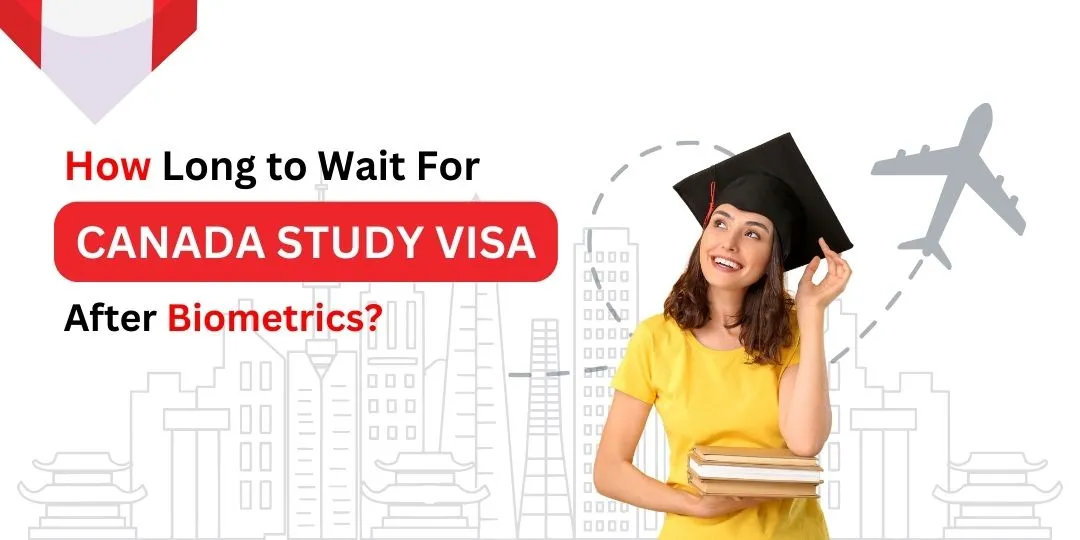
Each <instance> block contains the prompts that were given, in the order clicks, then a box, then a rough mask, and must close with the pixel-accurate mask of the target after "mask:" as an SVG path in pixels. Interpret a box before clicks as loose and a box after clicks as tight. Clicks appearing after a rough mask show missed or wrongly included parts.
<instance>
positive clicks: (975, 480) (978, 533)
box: [934, 452, 1061, 539]
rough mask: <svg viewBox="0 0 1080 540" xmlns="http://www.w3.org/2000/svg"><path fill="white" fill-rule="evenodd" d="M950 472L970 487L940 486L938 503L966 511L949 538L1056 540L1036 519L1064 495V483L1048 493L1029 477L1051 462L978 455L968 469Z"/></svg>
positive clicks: (955, 520)
mask: <svg viewBox="0 0 1080 540" xmlns="http://www.w3.org/2000/svg"><path fill="white" fill-rule="evenodd" d="M949 466H950V467H951V468H952V469H953V470H955V471H959V472H962V473H965V474H966V475H967V483H966V484H965V485H963V486H961V487H960V488H959V489H957V490H955V491H948V490H945V489H943V488H941V487H940V486H938V487H936V488H935V489H934V497H935V498H937V499H938V500H940V501H943V502H946V503H948V504H955V505H959V506H960V515H959V516H957V517H955V518H953V520H952V523H951V526H950V527H946V528H945V530H944V537H945V538H1005V536H1002V535H1003V534H1006V533H1007V535H1008V538H1014V539H1016V538H1050V537H1051V530H1052V529H1050V528H1049V527H1043V526H1042V523H1041V522H1040V519H1039V518H1038V517H1037V516H1036V515H1035V506H1036V505H1039V504H1042V503H1046V502H1049V501H1052V500H1054V499H1056V498H1057V497H1058V495H1060V494H1061V482H1058V483H1056V484H1054V486H1053V487H1051V488H1050V489H1048V490H1045V491H1044V490H1042V489H1039V488H1038V487H1036V486H1034V485H1032V484H1029V483H1028V477H1027V475H1028V473H1030V472H1034V471H1038V470H1040V469H1042V468H1044V467H1046V461H1040V462H1038V463H1029V462H1028V461H1027V458H1026V457H1025V456H1024V454H1023V453H1022V452H1004V453H993V452H986V453H973V454H971V455H970V456H969V457H968V460H967V461H965V462H963V463H950V464H949Z"/></svg>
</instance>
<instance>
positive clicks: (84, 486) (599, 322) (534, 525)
mask: <svg viewBox="0 0 1080 540" xmlns="http://www.w3.org/2000/svg"><path fill="white" fill-rule="evenodd" d="M589 236H591V242H592V246H591V249H586V245H585V244H586V240H587V237H589ZM581 239H582V241H581V242H579V243H576V244H575V245H574V261H573V266H574V270H575V272H574V275H575V276H576V279H575V282H576V283H577V284H576V285H575V287H574V293H573V294H574V301H573V305H574V314H573V320H572V322H571V324H572V327H573V328H572V329H571V332H573V334H572V336H573V337H572V340H573V341H574V346H573V348H572V350H573V351H574V355H575V357H576V362H561V361H560V358H559V350H560V343H561V341H562V340H563V339H566V337H565V334H564V332H563V329H564V326H565V325H564V324H562V321H564V320H565V319H564V318H563V317H558V316H544V315H541V314H539V313H538V314H536V315H535V316H533V317H532V319H531V320H530V322H529V324H530V327H529V334H530V343H519V344H515V345H513V346H511V347H506V344H504V343H502V335H501V334H502V325H503V320H502V311H503V310H502V308H501V306H500V305H499V288H500V287H501V286H500V285H497V284H446V285H445V286H446V287H448V288H451V289H452V291H451V294H450V295H449V298H450V301H449V303H444V305H438V306H436V305H431V304H430V303H429V298H428V296H427V295H426V294H425V292H423V291H421V290H420V289H419V287H418V286H417V285H415V284H411V283H405V284H400V283H377V284H364V285H362V286H361V287H360V291H359V292H358V293H355V294H351V295H350V296H348V297H347V298H348V299H349V300H347V301H349V302H355V305H357V306H363V305H367V304H369V303H371V302H379V303H380V304H381V305H382V306H384V314H383V316H382V317H381V318H380V324H379V325H378V329H377V330H376V331H374V332H368V333H362V334H359V335H358V336H351V337H352V339H342V336H337V337H335V336H331V335H329V334H320V333H318V332H312V333H311V334H309V335H305V336H302V338H303V340H302V345H301V346H297V347H295V348H294V349H288V350H284V351H281V350H278V349H277V348H275V347H273V346H271V345H270V344H269V343H268V342H267V341H266V340H265V339H264V338H263V337H262V336H260V335H259V334H258V333H226V334H224V335H223V336H222V359H221V362H220V365H218V366H217V367H215V368H214V370H213V371H214V373H213V379H212V383H211V384H208V385H205V386H197V387H195V388H194V389H191V390H185V389H184V386H183V384H182V381H181V376H180V374H179V373H149V374H147V379H146V385H145V386H144V387H143V388H138V389H134V390H132V391H131V392H130V396H131V399H130V411H129V422H130V426H129V432H130V440H129V441H128V443H129V446H128V447H129V451H130V455H129V456H126V457H121V456H114V455H110V454H107V453H81V452H70V451H67V450H65V449H58V450H57V451H56V454H55V455H53V456H42V458H41V459H39V460H37V461H35V462H34V464H33V465H34V467H35V468H37V469H39V470H40V471H42V472H45V473H50V474H51V475H52V478H51V479H43V481H38V482H31V481H26V482H24V483H21V484H20V485H19V490H20V493H21V494H22V495H23V496H24V497H25V498H26V499H28V500H30V501H34V502H39V503H41V504H42V505H43V506H44V515H42V516H41V517H40V518H39V519H37V520H36V521H35V523H34V524H33V525H31V526H30V528H29V533H28V538H56V537H58V535H60V536H62V535H63V534H68V536H62V537H66V538H71V537H72V536H70V535H71V534H72V533H73V532H74V531H83V532H81V533H78V534H84V536H79V537H85V538H103V537H108V538H183V539H188V538H214V539H240V538H298V539H299V538H311V539H313V538H498V539H504V538H506V539H509V538H655V537H656V536H657V534H658V533H659V530H660V527H661V526H662V524H663V515H662V514H659V513H655V512H650V511H646V510H641V509H638V508H635V507H632V506H629V505H626V504H625V503H621V502H618V501H613V500H609V499H607V498H605V497H603V496H601V495H599V494H597V493H595V491H594V490H593V489H592V484H591V465H592V460H593V459H594V452H595V445H596V443H597V441H598V440H599V434H600V432H601V431H602V429H603V424H604V420H605V418H606V407H607V406H608V405H609V403H610V399H611V395H612V392H613V390H612V389H611V386H610V378H611V376H612V374H613V372H614V369H615V368H616V367H617V366H618V363H619V361H620V360H621V357H622V354H623V351H622V347H623V345H624V344H625V342H626V339H628V338H629V334H630V332H631V331H632V330H633V328H634V326H636V324H637V320H638V318H639V317H640V314H638V313H637V312H636V310H637V300H636V299H637V295H638V293H639V281H638V279H637V264H638V263H637V260H638V246H637V244H636V243H635V242H634V239H633V237H632V235H631V232H630V229H628V228H619V227H609V228H598V229H593V230H592V231H591V233H590V232H589V231H582V236H581ZM597 282H599V283H600V289H599V290H598V289H597V287H596V283H597ZM302 286H303V287H304V288H305V289H307V290H310V291H311V301H312V302H313V303H314V302H324V303H329V302H332V301H334V298H333V297H335V296H340V295H341V294H344V293H342V292H341V290H342V289H344V288H345V287H343V286H342V285H341V284H337V283H309V284H303V285H302ZM613 299H614V300H616V301H617V302H612V300H613ZM608 303H612V304H613V305H614V304H615V303H617V304H618V305H619V306H620V311H618V312H615V313H612V311H611V310H610V309H609V308H608ZM237 305H238V307H240V308H252V307H254V305H255V303H254V301H252V300H249V299H242V300H239V301H238V302H237ZM554 309H557V308H554ZM428 310H435V311H436V312H442V313H447V314H448V318H447V319H445V320H446V321H447V323H446V324H445V326H441V327H439V328H430V331H429V329H427V328H425V324H424V321H425V320H427V318H426V317H425V315H426V314H427V311H428ZM858 324H859V321H858V315H857V314H854V313H848V312H845V311H844V310H843V308H842V301H841V300H838V301H837V302H835V303H834V304H833V305H832V306H830V307H829V308H828V311H827V325H826V352H827V354H828V355H829V356H830V357H833V356H835V355H839V354H842V355H845V357H850V358H847V359H846V360H845V361H844V362H831V363H829V364H828V369H829V383H830V392H831V398H832V403H833V407H834V423H833V425H834V432H833V434H832V435H831V436H830V438H829V440H828V442H827V444H826V446H825V449H824V450H823V451H822V453H821V455H820V460H821V464H822V467H823V469H824V470H825V472H824V480H825V482H824V483H823V484H822V485H821V487H820V496H821V499H820V500H821V504H822V507H823V508H824V509H825V512H826V517H827V519H828V523H829V528H830V532H831V534H832V538H835V539H842V538H849V539H856V538H959V537H963V538H971V537H974V536H977V535H978V534H984V535H985V534H992V533H996V534H997V536H994V537H1000V534H1002V531H1003V530H1005V529H1006V528H1008V530H1009V531H1011V532H1012V534H1013V535H1014V536H1013V537H1014V538H1050V537H1051V532H1052V529H1051V528H1050V526H1049V524H1046V523H1043V522H1042V521H1041V519H1040V518H1039V517H1038V513H1037V508H1036V507H1037V505H1038V504H1041V503H1044V502H1049V501H1051V500H1053V499H1054V498H1056V497H1057V496H1058V495H1059V494H1060V492H1061V489H1062V486H1061V483H1060V482H1059V483H1057V484H1056V485H1054V486H1052V487H1050V488H1040V487H1038V486H1034V485H1031V484H1029V483H1028V482H1027V476H1026V475H1027V473H1029V472H1033V471H1035V470H1039V469H1042V468H1045V467H1046V466H1047V464H1046V463H1045V462H1044V461H1041V460H1040V459H1039V458H1038V456H1029V455H1027V454H1025V453H1022V452H1013V453H1010V452H999V451H996V450H993V449H991V450H990V451H986V452H974V453H972V454H971V455H970V456H969V457H967V458H966V459H963V460H959V461H957V462H951V461H950V451H949V450H950V445H951V441H950V437H949V423H950V416H949V409H950V396H951V393H950V391H948V390H944V389H941V388H938V387H936V386H935V382H934V377H933V374H932V373H902V374H901V375H900V376H899V384H898V385H896V386H895V387H893V388H886V387H884V386H875V385H869V384H867V382H866V381H867V372H868V368H867V367H865V366H864V364H865V363H866V362H865V361H863V360H861V359H860V358H859V352H858V341H859V339H858ZM437 332H448V334H447V335H448V339H447V341H446V343H447V345H446V349H445V350H442V351H438V352H432V351H429V350H427V344H428V343H429V342H431V341H434V338H429V337H428V336H432V335H434V334H435V333H437ZM508 351H510V352H508ZM511 355H512V356H513V357H514V358H518V359H522V360H519V361H516V362H515V363H516V365H519V366H521V365H527V366H528V369H527V370H526V371H520V370H515V369H511V368H508V367H507V357H508V356H511ZM433 357H437V358H434V359H432V358H433ZM440 368H441V369H440ZM526 379H527V380H526ZM567 379H569V380H570V381H572V383H571V386H572V395H567V394H568V393H567V392H565V391H564V389H563V386H562V385H561V384H560V383H561V381H564V380H567ZM526 385H527V387H526ZM439 389H442V391H441V392H439V391H436V390H439ZM432 399H434V400H437V402H438V404H437V406H435V407H429V406H427V405H430V403H427V402H428V401H429V400H432ZM510 400H518V401H520V402H528V407H527V408H526V409H525V411H526V414H527V417H525V418H518V417H511V416H510V410H511V407H509V404H510ZM432 410H434V411H436V412H435V414H427V413H426V411H432ZM568 413H569V414H571V416H570V417H569V418H567V417H566V416H565V415H566V414H568ZM514 425H524V426H525V428H526V430H527V433H526V441H527V443H526V444H525V445H524V446H523V447H518V446H515V445H513V444H511V439H512V437H511V426H514ZM567 430H569V431H570V433H567ZM518 463H524V467H523V468H522V474H521V475H518V474H516V472H515V471H517V468H516V466H515V464H518ZM635 464H636V465H637V466H638V467H639V468H641V470H643V471H645V472H646V474H649V475H650V476H653V477H654V478H659V479H666V477H667V474H668V471H667V464H668V454H667V441H666V437H665V436H664V433H663V428H662V425H661V423H660V421H659V419H658V418H656V417H655V416H653V417H651V418H650V419H649V423H648V426H647V428H646V430H645V432H644V434H643V437H642V441H641V443H640V444H639V447H638V451H637V453H636V455H635ZM31 486H33V487H31ZM39 486H42V487H39ZM519 488H520V489H519ZM991 529H992V530H991ZM58 531H60V532H58ZM102 535H106V536H102Z"/></svg>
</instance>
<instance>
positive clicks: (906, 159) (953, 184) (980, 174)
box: [870, 103, 1027, 270]
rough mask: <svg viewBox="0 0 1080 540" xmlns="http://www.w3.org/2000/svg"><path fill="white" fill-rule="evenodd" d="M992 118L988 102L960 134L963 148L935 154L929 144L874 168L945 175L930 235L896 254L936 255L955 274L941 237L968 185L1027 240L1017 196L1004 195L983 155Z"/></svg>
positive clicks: (999, 179) (882, 171)
mask: <svg viewBox="0 0 1080 540" xmlns="http://www.w3.org/2000/svg"><path fill="white" fill-rule="evenodd" d="M992 119H993V115H992V112H991V110H990V104H989V103H983V104H982V105H979V106H978V107H976V108H975V110H974V111H972V112H971V115H970V116H968V120H967V125H966V126H965V127H964V132H963V134H961V135H960V144H958V145H956V146H953V147H950V148H941V149H938V150H930V147H929V146H926V145H924V146H923V147H922V150H921V151H920V152H919V153H918V154H912V155H907V154H906V153H905V152H904V150H900V151H898V152H897V153H896V157H894V158H889V159H884V160H881V161H878V162H877V163H875V164H874V168H873V169H872V170H871V171H870V174H873V175H946V177H945V185H944V187H943V188H942V190H941V197H940V198H939V199H938V202H937V207H936V208H935V209H934V216H933V217H932V218H931V219H930V227H929V228H928V229H927V231H926V236H924V237H922V238H917V239H915V240H909V241H907V242H903V243H901V244H900V245H899V246H897V249H920V250H922V254H923V255H924V256H929V255H933V256H934V257H936V258H937V260H938V261H939V262H941V264H942V265H943V266H944V267H945V268H946V269H948V270H951V269H952V263H951V262H949V258H948V257H946V256H945V251H944V250H943V249H942V248H941V235H942V233H943V232H945V225H946V224H948V222H949V218H950V217H952V213H953V210H954V209H955V208H956V203H957V201H959V200H960V194H961V193H962V192H963V191H964V186H968V187H970V188H971V189H972V190H973V191H975V193H976V194H977V195H979V197H981V198H982V200H983V202H985V203H986V205H987V206H989V207H990V208H992V209H993V210H994V212H997V215H998V216H999V217H1000V218H1001V219H1002V221H1004V222H1005V223H1006V224H1008V225H1009V227H1010V228H1012V230H1013V231H1014V232H1016V234H1018V235H1021V236H1023V234H1024V229H1025V228H1026V227H1027V223H1026V222H1025V221H1024V217H1023V216H1022V215H1020V212H1019V211H1018V210H1017V209H1016V202H1017V196H1016V195H1013V196H1011V197H1009V196H1006V195H1005V190H1004V189H1003V188H1002V187H1001V186H1002V184H1003V183H1004V182H1005V177H1003V176H1001V175H998V176H994V173H993V172H991V171H990V168H989V167H987V166H986V163H985V162H984V161H983V159H982V157H981V156H980V155H979V152H980V151H982V147H983V143H985V142H986V136H987V135H988V134H989V133H990V125H991V123H992Z"/></svg>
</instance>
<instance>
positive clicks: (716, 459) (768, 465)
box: [689, 452, 822, 472]
mask: <svg viewBox="0 0 1080 540" xmlns="http://www.w3.org/2000/svg"><path fill="white" fill-rule="evenodd" d="M689 459H690V461H693V462H694V463H697V464H698V465H703V466H709V465H723V466H725V467H746V468H752V469H772V470H776V471H785V470H788V471H813V472H821V471H822V468H821V466H820V465H818V463H817V460H816V459H812V460H810V461H802V460H791V459H786V460H785V459H766V460H763V461H753V460H745V459H740V458H739V457H737V456H736V457H735V458H734V459H728V457H727V456H720V455H713V456H711V459H706V458H704V457H702V456H701V455H699V454H698V453H697V452H690V455H689Z"/></svg>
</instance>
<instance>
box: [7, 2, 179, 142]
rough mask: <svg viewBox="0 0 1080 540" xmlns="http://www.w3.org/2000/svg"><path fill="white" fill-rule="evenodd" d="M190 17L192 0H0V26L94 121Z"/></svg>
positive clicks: (172, 46) (154, 62) (164, 53)
mask: <svg viewBox="0 0 1080 540" xmlns="http://www.w3.org/2000/svg"><path fill="white" fill-rule="evenodd" d="M196 21H197V0H0V30H3V31H4V33H5V34H7V35H8V37H10V38H11V40H12V41H14V42H15V44H16V45H17V46H18V47H19V48H20V49H22V51H23V52H24V53H26V56H28V57H30V60H32V61H33V62H34V64H36V65H37V66H38V67H39V68H41V70H42V71H44V72H45V74H46V75H47V76H48V77H49V78H50V79H52V80H53V82H54V83H56V85H57V86H58V87H59V88H60V90H61V91H62V92H64V94H66V95H67V96H68V98H69V99H71V101H72V102H73V103H74V104H75V106H76V107H78V108H79V110H81V111H82V112H83V114H85V115H86V116H87V117H88V118H89V119H90V120H91V121H92V122H95V123H97V122H98V121H99V120H101V119H102V118H103V117H104V116H105V115H106V114H107V113H108V112H109V111H110V110H112V108H113V107H115V106H116V104H117V103H119V102H120V100H122V99H123V98H124V96H126V95H127V94H128V93H129V92H131V90H132V89H134V88H135V87H136V86H137V85H138V84H139V83H140V82H142V80H143V79H145V78H146V76H147V75H149V74H150V72H151V71H153V70H155V69H157V67H158V66H159V65H161V62H163V61H164V60H165V59H166V58H168V57H169V55H170V54H172V53H173V51H175V50H176V49H177V47H179V46H180V44H182V43H183V42H184V41H185V40H187V38H188V37H189V36H191V35H192V34H193V33H194V32H195V28H196Z"/></svg>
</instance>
